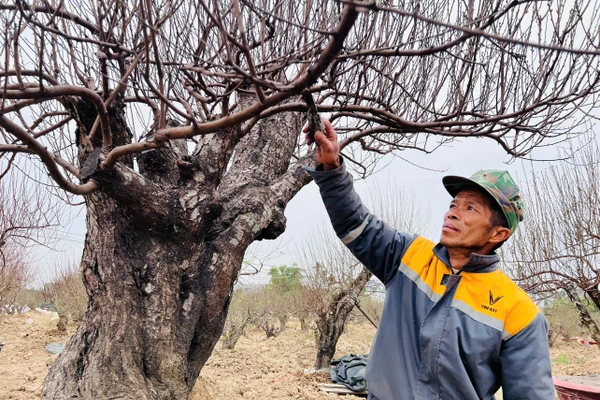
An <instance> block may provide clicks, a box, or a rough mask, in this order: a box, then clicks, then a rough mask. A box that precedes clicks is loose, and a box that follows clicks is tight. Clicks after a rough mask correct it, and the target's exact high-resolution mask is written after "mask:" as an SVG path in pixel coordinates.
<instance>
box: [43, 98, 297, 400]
mask: <svg viewBox="0 0 600 400" xmlns="http://www.w3.org/2000/svg"><path fill="white" fill-rule="evenodd" d="M242 100H243V96H242ZM242 104H244V103H243V101H242ZM82 108H83V105H82V104H80V105H78V106H77V107H75V108H74V114H77V115H79V116H81V115H83V113H82V112H81V111H82ZM123 111H124V108H123V107H121V108H117V109H115V108H113V110H112V112H113V113H119V112H121V113H122V112H123ZM94 118H95V116H94V115H91V116H88V118H85V119H82V120H81V121H80V126H83V130H84V131H85V130H87V129H88V127H86V125H89V124H90V123H93V120H94ZM296 118H297V117H296V116H295V115H293V114H291V113H286V114H279V115H277V116H275V117H271V118H270V119H267V120H263V121H261V122H259V123H258V125H257V126H256V127H255V128H254V129H253V130H252V131H250V133H248V134H247V135H245V136H243V135H242V133H241V132H242V131H241V129H240V128H239V127H237V128H235V129H228V130H224V131H220V132H217V133H215V134H212V135H208V136H205V137H203V138H202V139H201V141H200V143H199V144H198V145H197V147H196V150H195V151H194V152H193V153H192V154H188V153H187V149H186V148H185V146H184V145H180V144H178V143H174V142H172V143H171V144H169V145H168V147H164V148H161V149H159V150H156V151H154V152H150V153H147V154H144V155H143V156H142V157H140V158H139V159H138V162H139V166H140V173H138V172H136V171H134V170H133V169H132V168H131V165H132V164H131V163H129V165H128V164H127V163H123V164H121V163H120V164H117V167H116V168H115V169H114V170H112V171H102V170H100V171H96V172H95V175H94V179H96V180H97V181H99V182H101V185H102V188H101V190H100V191H97V192H95V193H93V194H91V195H89V196H87V197H86V204H87V219H86V223H87V236H86V241H85V249H84V254H83V258H82V271H83V276H84V283H85V286H86V289H87V291H88V294H89V305H88V309H87V312H86V315H85V318H84V320H83V322H82V324H81V326H80V327H79V329H78V330H77V332H76V333H75V335H74V336H73V337H72V338H71V340H70V342H69V343H68V345H67V346H66V348H65V350H64V351H63V352H62V353H61V355H60V356H59V358H58V359H57V361H56V362H55V364H54V365H53V366H52V368H51V370H50V372H49V374H48V376H47V378H46V381H45V384H44V389H43V398H47V399H107V398H120V399H136V400H139V399H179V400H180V399H185V398H187V396H188V394H189V392H190V390H191V388H192V387H193V386H194V383H195V381H196V379H197V377H198V375H199V373H200V370H201V369H202V367H203V365H204V364H205V362H206V360H207V359H208V357H209V356H210V354H211V352H212V350H213V348H214V346H215V344H216V343H217V341H218V339H219V337H220V335H221V332H222V330H223V326H224V322H225V318H226V315H227V310H228V307H229V303H230V300H231V294H232V290H233V284H234V282H235V279H236V278H237V275H238V272H239V270H240V268H241V265H242V259H243V255H244V252H245V250H246V248H247V247H248V246H249V245H250V244H251V243H252V242H253V241H254V240H257V239H261V238H274V237H276V236H278V235H279V234H280V233H281V232H282V231H283V229H284V224H285V219H284V217H283V209H284V207H285V205H286V204H287V203H288V202H289V200H290V199H291V197H293V195H294V194H295V193H296V192H297V191H298V190H299V189H300V188H301V187H302V186H303V185H305V184H306V183H308V181H309V178H308V176H307V174H306V173H305V172H304V171H303V170H302V168H301V165H300V164H298V165H296V166H293V167H290V165H289V160H290V159H291V154H292V152H293V151H294V148H295V145H296V141H297V135H298V133H299V131H300V129H301V127H300V125H299V124H298V121H297V120H296ZM112 120H114V121H119V118H116V117H113V118H112ZM121 121H123V120H121ZM115 124H116V123H115ZM111 128H112V131H113V134H114V133H115V132H121V133H123V132H127V129H126V127H125V126H119V125H118V124H116V125H115V126H112V127H111ZM114 136H115V137H116V138H117V139H116V140H117V141H118V137H119V136H118V135H116V134H114ZM114 140H115V139H114ZM127 140H129V139H128V135H127V134H122V135H121V141H122V142H126V141H127ZM117 144H118V143H117ZM81 148H82V151H81V157H85V156H86V150H85V146H81ZM234 149H235V157H233V160H230V158H231V157H232V154H233V151H234ZM228 165H229V169H227V166H228Z"/></svg>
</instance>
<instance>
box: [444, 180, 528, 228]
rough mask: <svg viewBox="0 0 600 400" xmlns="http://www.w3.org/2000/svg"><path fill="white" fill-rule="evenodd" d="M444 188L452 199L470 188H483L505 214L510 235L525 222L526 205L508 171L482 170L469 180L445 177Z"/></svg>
mask: <svg viewBox="0 0 600 400" xmlns="http://www.w3.org/2000/svg"><path fill="white" fill-rule="evenodd" d="M442 182H443V184H444V187H445V188H446V190H447V191H448V193H450V195H451V196H452V197H455V196H456V195H457V194H458V192H460V191H461V190H463V189H466V188H468V187H473V186H477V187H480V188H483V189H484V190H485V191H486V192H487V193H489V194H490V196H492V198H493V199H494V200H495V201H496V203H497V204H498V205H499V206H500V209H501V210H502V212H503V213H504V217H505V218H506V221H508V228H509V229H510V233H511V234H512V233H514V232H515V230H516V229H517V226H518V225H519V222H521V221H523V213H524V211H525V205H524V204H523V200H522V199H521V194H520V191H519V187H518V186H517V184H516V183H515V181H514V180H513V178H512V177H511V176H510V174H509V173H508V171H501V170H497V169H482V170H480V171H477V172H475V173H474V174H473V175H472V176H471V177H470V178H469V179H467V178H463V177H462V176H445V177H444V178H443V179H442Z"/></svg>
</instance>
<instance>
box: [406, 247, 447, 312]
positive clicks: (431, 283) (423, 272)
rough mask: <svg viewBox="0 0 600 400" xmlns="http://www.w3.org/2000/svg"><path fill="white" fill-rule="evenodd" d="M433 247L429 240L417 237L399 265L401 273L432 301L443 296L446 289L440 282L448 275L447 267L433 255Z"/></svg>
mask: <svg viewBox="0 0 600 400" xmlns="http://www.w3.org/2000/svg"><path fill="white" fill-rule="evenodd" d="M434 247H435V244H434V243H433V242H432V241H431V240H428V239H425V238H424V237H421V236H418V237H417V238H415V240H414V241H413V242H412V243H411V244H410V246H409V247H408V249H407V250H406V253H404V257H402V262H401V265H400V269H401V270H402V272H403V273H404V274H405V275H406V276H407V277H408V278H409V279H410V280H412V281H413V282H415V283H416V284H417V286H419V287H420V288H421V290H423V291H425V292H426V294H428V295H429V297H430V298H432V300H434V298H439V297H440V296H442V295H443V294H444V291H445V290H446V287H445V286H443V285H442V284H441V282H442V278H443V277H444V274H447V273H449V269H448V267H447V266H446V265H445V264H444V263H443V262H441V261H440V260H439V259H438V258H437V256H436V255H435V254H434V252H433V248H434ZM429 291H431V292H432V293H428V292H429Z"/></svg>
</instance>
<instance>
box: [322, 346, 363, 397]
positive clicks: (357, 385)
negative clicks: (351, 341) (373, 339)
mask: <svg viewBox="0 0 600 400" xmlns="http://www.w3.org/2000/svg"><path fill="white" fill-rule="evenodd" d="M366 370H367V356H366V355H365V356H357V355H355V354H349V355H346V356H344V357H342V358H340V359H339V360H333V361H332V362H331V368H330V369H329V375H331V380H332V381H334V382H335V383H340V384H342V385H344V386H346V387H347V388H348V389H350V390H353V391H355V392H362V391H363V390H367V381H366V380H365V372H366Z"/></svg>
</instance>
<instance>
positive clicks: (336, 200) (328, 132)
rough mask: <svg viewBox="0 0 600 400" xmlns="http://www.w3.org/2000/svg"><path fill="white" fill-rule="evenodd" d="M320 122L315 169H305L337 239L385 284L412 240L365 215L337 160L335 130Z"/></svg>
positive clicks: (338, 158)
mask: <svg viewBox="0 0 600 400" xmlns="http://www.w3.org/2000/svg"><path fill="white" fill-rule="evenodd" d="M323 123H324V125H325V132H320V131H319V132H317V133H316V134H315V142H316V146H317V148H316V159H317V164H318V166H317V168H316V169H312V168H311V169H308V172H309V173H310V175H311V176H312V177H313V178H314V180H315V182H316V183H317V185H318V186H319V190H320V192H321V197H322V198H323V202H324V203H325V208H326V209H327V213H328V214H329V218H330V219H331V223H332V225H333V228H334V230H335V232H336V234H337V235H338V237H339V238H340V239H341V240H342V242H343V243H344V244H345V245H346V246H347V247H348V248H349V249H350V250H351V251H352V253H354V255H355V256H356V257H357V258H358V259H359V260H360V261H361V262H362V263H363V264H364V265H365V266H366V267H367V268H368V269H369V270H370V271H371V272H373V274H375V276H377V278H379V279H380V280H381V281H382V282H383V283H384V284H387V282H389V281H390V279H391V278H392V277H393V276H394V274H395V273H396V271H397V269H398V266H399V265H400V260H401V258H402V256H403V255H404V252H405V251H406V249H407V248H408V246H409V245H410V243H411V242H412V241H413V239H414V237H413V236H411V235H407V234H405V233H400V232H397V231H396V230H394V229H392V228H390V227H388V226H387V225H386V224H385V223H384V222H383V221H381V220H380V219H379V218H377V217H375V216H374V215H372V214H370V213H369V210H368V209H367V208H366V207H365V206H364V205H363V204H362V202H361V200H360V197H359V196H358V194H357V193H356V192H355V191H354V187H353V184H352V176H351V175H350V174H349V173H348V172H347V171H346V167H345V165H344V162H343V161H342V159H341V158H340V152H339V144H338V141H337V135H336V132H335V130H334V129H333V127H332V126H331V123H330V122H329V121H327V120H323ZM306 131H307V129H305V132H306ZM307 142H309V140H308V138H307ZM309 144H311V143H310V142H309ZM398 206H399V207H401V206H402V205H401V204H399V205H398Z"/></svg>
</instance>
